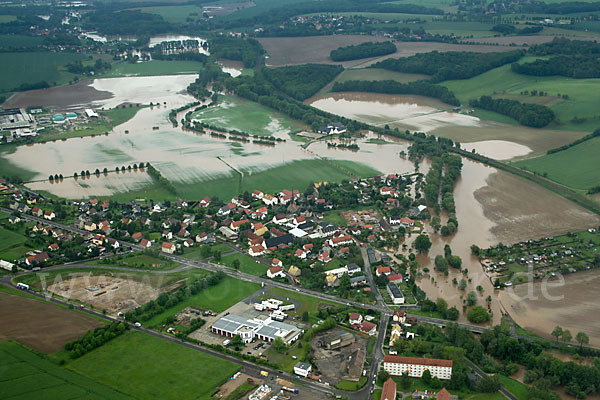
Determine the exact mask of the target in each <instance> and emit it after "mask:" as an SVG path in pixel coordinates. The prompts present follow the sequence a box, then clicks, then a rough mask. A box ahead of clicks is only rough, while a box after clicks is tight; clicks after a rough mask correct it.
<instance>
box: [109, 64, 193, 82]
mask: <svg viewBox="0 0 600 400" xmlns="http://www.w3.org/2000/svg"><path fill="white" fill-rule="evenodd" d="M201 69H202V63H200V62H197V61H164V60H153V61H147V62H141V63H137V64H131V63H128V62H117V63H114V64H113V65H112V69H111V70H110V71H107V72H106V73H105V74H103V75H102V77H103V78H115V77H120V76H156V75H182V74H197V73H198V72H199V71H200V70H201Z"/></svg>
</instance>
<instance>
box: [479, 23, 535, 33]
mask: <svg viewBox="0 0 600 400" xmlns="http://www.w3.org/2000/svg"><path fill="white" fill-rule="evenodd" d="M543 29H544V27H542V26H528V27H525V28H521V29H519V28H517V27H516V26H514V25H511V24H498V25H494V26H493V27H492V29H490V30H491V31H492V32H498V33H501V34H503V35H531V34H532V33H538V32H541V31H542V30H543Z"/></svg>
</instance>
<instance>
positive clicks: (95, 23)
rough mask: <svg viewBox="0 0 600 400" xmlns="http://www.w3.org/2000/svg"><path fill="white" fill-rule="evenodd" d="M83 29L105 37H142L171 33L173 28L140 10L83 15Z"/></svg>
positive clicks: (157, 17)
mask: <svg viewBox="0 0 600 400" xmlns="http://www.w3.org/2000/svg"><path fill="white" fill-rule="evenodd" d="M84 28H85V29H96V30H98V31H99V32H101V33H103V34H105V35H118V34H121V35H143V34H146V35H148V34H157V33H163V32H171V31H173V29H174V27H173V25H171V24H170V23H169V22H167V21H165V20H164V19H163V18H162V17H161V16H160V15H158V14H149V13H143V12H141V11H140V10H123V11H118V12H114V11H112V10H98V11H93V12H91V13H87V14H85V19H84Z"/></svg>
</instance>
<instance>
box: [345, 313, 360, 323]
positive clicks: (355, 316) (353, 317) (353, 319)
mask: <svg viewBox="0 0 600 400" xmlns="http://www.w3.org/2000/svg"><path fill="white" fill-rule="evenodd" d="M348 322H349V323H350V325H358V324H360V323H362V322H363V316H362V315H360V314H359V313H354V312H353V313H350V318H349V319H348Z"/></svg>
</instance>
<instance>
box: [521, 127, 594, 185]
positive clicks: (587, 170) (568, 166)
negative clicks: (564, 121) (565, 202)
mask: <svg viewBox="0 0 600 400" xmlns="http://www.w3.org/2000/svg"><path fill="white" fill-rule="evenodd" d="M598 154H600V138H594V139H591V140H588V141H586V142H583V143H581V144H578V145H577V146H573V147H571V148H569V149H567V150H564V151H560V152H558V153H554V154H550V155H545V156H542V157H537V158H531V159H527V160H522V161H518V162H516V163H515V165H516V166H518V167H520V168H524V169H527V170H528V171H531V172H536V173H539V174H542V175H543V174H546V175H547V176H548V178H550V179H552V180H553V181H556V182H558V183H560V184H563V185H565V186H568V187H570V188H573V189H579V190H586V189H589V188H591V187H593V186H596V185H598V183H599V182H600V161H599V159H598Z"/></svg>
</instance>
